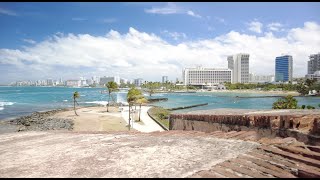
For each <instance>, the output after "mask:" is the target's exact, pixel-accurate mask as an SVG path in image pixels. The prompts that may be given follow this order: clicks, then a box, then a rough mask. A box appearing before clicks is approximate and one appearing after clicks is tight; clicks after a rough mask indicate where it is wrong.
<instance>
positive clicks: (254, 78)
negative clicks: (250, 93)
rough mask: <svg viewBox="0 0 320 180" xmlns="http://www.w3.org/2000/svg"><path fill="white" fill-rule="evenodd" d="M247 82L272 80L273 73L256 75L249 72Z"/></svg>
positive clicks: (267, 81) (268, 81)
mask: <svg viewBox="0 0 320 180" xmlns="http://www.w3.org/2000/svg"><path fill="white" fill-rule="evenodd" d="M249 82H251V83H270V82H274V75H256V74H253V73H250V79H249Z"/></svg>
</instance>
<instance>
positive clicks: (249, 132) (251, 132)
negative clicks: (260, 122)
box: [234, 131, 257, 140]
mask: <svg viewBox="0 0 320 180" xmlns="http://www.w3.org/2000/svg"><path fill="white" fill-rule="evenodd" d="M244 132H245V133H244V134H241V135H239V136H236V137H234V139H239V140H243V139H244V138H246V137H249V136H253V135H256V134H257V132H255V131H244Z"/></svg>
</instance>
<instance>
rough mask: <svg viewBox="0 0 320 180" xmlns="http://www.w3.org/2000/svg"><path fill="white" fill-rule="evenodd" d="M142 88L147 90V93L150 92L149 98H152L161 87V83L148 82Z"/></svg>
mask: <svg viewBox="0 0 320 180" xmlns="http://www.w3.org/2000/svg"><path fill="white" fill-rule="evenodd" d="M142 87H143V88H146V92H148V93H149V96H150V97H151V96H152V94H154V93H155V90H156V89H159V88H160V87H161V84H160V83H159V82H146V83H144V84H143V85H142Z"/></svg>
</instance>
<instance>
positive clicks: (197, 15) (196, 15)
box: [187, 11, 201, 18]
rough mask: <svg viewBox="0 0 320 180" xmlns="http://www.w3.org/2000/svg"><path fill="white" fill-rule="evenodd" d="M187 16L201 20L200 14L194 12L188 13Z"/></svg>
mask: <svg viewBox="0 0 320 180" xmlns="http://www.w3.org/2000/svg"><path fill="white" fill-rule="evenodd" d="M187 14H188V15H190V16H193V17H197V18H201V16H200V15H199V14H196V13H194V12H193V11H187Z"/></svg>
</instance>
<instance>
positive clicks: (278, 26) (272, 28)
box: [267, 23, 284, 31]
mask: <svg viewBox="0 0 320 180" xmlns="http://www.w3.org/2000/svg"><path fill="white" fill-rule="evenodd" d="M267 27H268V29H269V30H270V31H284V29H283V28H282V27H283V25H282V24H280V23H270V24H268V25H267Z"/></svg>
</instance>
